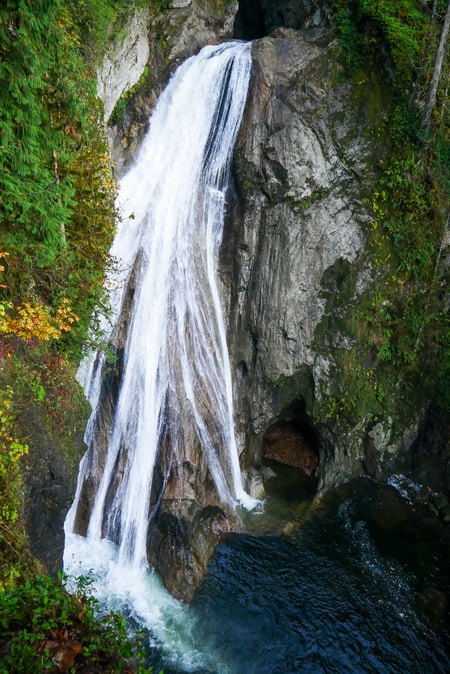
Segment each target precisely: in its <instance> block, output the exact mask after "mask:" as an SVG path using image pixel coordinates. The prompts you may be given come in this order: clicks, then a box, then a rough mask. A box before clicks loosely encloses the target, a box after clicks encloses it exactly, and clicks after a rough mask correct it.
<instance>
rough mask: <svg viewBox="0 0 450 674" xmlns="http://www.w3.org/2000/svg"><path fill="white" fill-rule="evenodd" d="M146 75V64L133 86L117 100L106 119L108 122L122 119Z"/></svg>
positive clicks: (147, 70) (147, 71) (115, 122)
mask: <svg viewBox="0 0 450 674" xmlns="http://www.w3.org/2000/svg"><path fill="white" fill-rule="evenodd" d="M148 75H149V69H148V66H145V68H144V72H143V73H142V75H141V76H140V78H139V80H138V81H137V82H136V84H135V85H134V86H133V87H131V89H128V91H126V92H125V93H124V94H122V96H121V97H120V98H119V100H118V101H117V103H116V105H115V106H114V110H113V111H112V113H111V116H110V118H109V120H108V124H111V125H112V124H117V123H118V122H121V121H122V119H123V118H124V116H125V112H126V109H127V105H128V103H129V102H130V101H131V99H132V98H133V96H134V94H135V93H136V91H139V89H140V88H141V87H142V85H143V83H144V82H145V81H146V80H147V79H148Z"/></svg>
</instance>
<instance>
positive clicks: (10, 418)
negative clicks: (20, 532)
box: [0, 386, 28, 524]
mask: <svg viewBox="0 0 450 674" xmlns="http://www.w3.org/2000/svg"><path fill="white" fill-rule="evenodd" d="M12 400H13V390H12V388H11V387H10V386H8V387H6V388H5V389H3V390H2V391H0V524H12V523H14V522H16V520H17V518H18V516H19V506H20V490H19V489H20V464H19V462H20V458H21V457H22V456H23V455H24V454H26V453H27V452H28V446H27V445H26V444H24V443H22V442H19V441H18V440H17V438H16V437H15V430H14V426H15V419H14V414H13V412H12V409H11V408H12Z"/></svg>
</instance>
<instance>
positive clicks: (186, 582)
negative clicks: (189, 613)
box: [147, 500, 241, 602]
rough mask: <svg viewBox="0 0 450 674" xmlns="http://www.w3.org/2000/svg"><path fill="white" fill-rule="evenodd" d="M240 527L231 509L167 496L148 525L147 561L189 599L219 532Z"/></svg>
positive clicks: (172, 588) (171, 588) (179, 594)
mask: <svg viewBox="0 0 450 674" xmlns="http://www.w3.org/2000/svg"><path fill="white" fill-rule="evenodd" d="M240 529H241V525H240V524H239V521H238V519H237V517H236V515H235V514H234V513H232V512H231V511H230V510H228V511H227V510H224V509H222V508H219V507H218V506H206V507H201V506H200V505H199V504H198V503H197V502H196V501H193V500H183V501H179V500H177V501H169V500H166V501H164V503H163V504H162V507H161V510H160V512H159V513H158V514H157V516H156V517H155V519H154V520H153V521H152V522H151V524H150V526H149V530H148V546H147V554H148V559H149V562H150V563H151V564H152V566H153V567H154V568H155V569H156V571H157V572H158V574H159V575H160V576H161V579H162V581H163V583H164V585H165V586H166V587H167V589H168V590H169V591H170V592H171V593H172V594H173V596H174V597H176V598H177V599H181V600H182V601H186V602H189V601H190V600H191V599H192V597H193V595H194V592H195V589H196V588H197V586H198V585H199V583H200V581H201V580H202V578H203V576H204V573H205V570H206V566H207V563H208V561H209V560H210V558H211V557H212V554H213V552H214V550H215V548H216V546H217V545H218V543H219V542H220V541H221V539H222V536H223V535H224V534H225V533H228V532H229V531H239V530H240Z"/></svg>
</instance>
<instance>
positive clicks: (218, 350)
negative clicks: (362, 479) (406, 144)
mask: <svg viewBox="0 0 450 674" xmlns="http://www.w3.org/2000/svg"><path fill="white" fill-rule="evenodd" d="M250 70H251V56H250V46H249V45H248V44H245V43H240V42H230V43H225V44H222V45H220V46H218V47H205V48H204V49H203V50H202V51H201V52H200V54H199V55H198V56H196V57H193V58H191V59H189V60H188V61H187V62H186V63H184V64H183V65H182V66H181V67H180V68H179V69H178V70H177V71H176V73H175V74H174V76H173V77H172V79H171V81H170V82H169V85H168V87H167V88H166V90H165V92H164V93H163V95H162V96H161V98H160V100H159V102H158V105H157V107H156V109H155V112H154V114H153V117H152V120H151V124H150V127H149V130H148V133H147V136H146V138H145V140H144V142H143V145H142V148H141V151H140V154H139V157H138V159H137V161H136V163H135V165H134V166H133V167H132V168H131V169H130V171H129V172H128V174H127V175H126V176H125V177H124V179H123V180H122V182H121V184H120V195H119V199H120V210H121V211H122V213H123V214H124V215H125V214H130V213H131V216H130V217H128V218H124V220H123V221H122V222H121V223H120V225H119V229H118V233H117V236H116V238H115V241H114V244H113V248H112V251H111V253H112V256H113V257H114V258H116V259H117V260H118V261H119V267H120V270H119V272H116V273H115V274H114V275H113V276H112V277H111V278H110V279H109V287H110V288H111V293H110V295H111V305H112V319H110V327H109V329H108V328H107V322H106V321H105V333H106V334H105V337H106V338H107V339H108V338H111V337H112V336H114V334H115V333H116V332H117V331H118V330H119V329H120V325H121V321H122V318H121V312H122V311H123V305H124V301H125V298H126V297H127V296H129V293H130V290H129V285H128V284H129V283H130V279H132V283H133V287H134V288H135V290H134V297H133V301H132V309H131V316H130V317H129V318H128V319H127V322H128V335H127V338H126V342H125V348H124V355H123V365H122V375H121V381H120V390H119V392H118V394H117V396H116V400H115V409H114V412H113V415H112V427H111V429H110V433H109V441H108V446H107V451H106V453H105V456H103V457H101V456H97V453H96V442H97V433H98V427H99V423H100V424H101V422H99V418H100V416H101V402H102V401H101V398H102V390H103V388H102V387H103V380H104V377H105V374H104V371H107V365H108V364H107V362H106V358H105V356H104V355H103V354H97V356H96V358H95V359H93V360H92V361H91V363H90V366H89V367H87V368H86V371H85V381H84V382H83V383H84V385H85V390H86V392H87V395H88V398H89V400H90V402H91V405H92V407H93V413H92V416H91V419H90V421H89V424H88V427H87V430H86V443H87V445H88V448H89V449H88V452H87V453H86V456H85V457H84V459H83V461H82V463H81V466H80V474H79V482H78V487H77V494H76V497H75V501H74V504H73V506H72V508H71V511H70V512H69V514H68V517H67V520H66V553H65V560H66V562H65V563H66V568H68V570H69V571H72V572H75V573H77V569H78V571H79V570H80V568H82V567H84V566H85V565H87V568H92V567H93V566H94V567H96V566H97V571H98V573H99V574H100V575H103V576H106V575H108V574H107V572H106V570H105V567H104V565H105V563H106V562H105V550H106V549H107V550H108V552H107V553H106V558H107V559H108V558H109V559H111V560H112V558H114V560H115V561H114V565H115V568H116V570H117V569H122V570H123V569H125V571H124V573H126V575H127V578H128V580H129V578H130V574H132V573H135V572H138V571H139V570H144V571H145V568H146V567H147V566H148V563H147V550H146V546H147V528H148V523H149V519H151V517H152V513H151V511H150V505H149V504H150V500H151V489H152V479H153V474H154V468H155V461H156V459H157V457H158V453H159V451H160V448H161V446H162V445H165V446H167V443H169V446H170V449H169V454H170V455H171V456H172V457H176V456H177V453H178V452H179V451H180V448H181V446H183V445H185V444H186V443H193V442H194V443H197V444H199V445H200V447H201V451H202V455H203V457H204V459H205V460H206V462H207V465H208V469H209V473H210V475H211V477H212V479H213V481H214V484H215V489H216V492H217V495H218V498H219V502H223V503H226V504H228V505H232V504H235V503H236V502H241V503H243V504H244V505H250V502H251V500H250V499H249V497H248V496H247V494H246V493H245V491H244V490H243V487H242V483H241V474H240V467H239V457H238V450H237V447H236V442H235V437H234V429H233V405H232V382H231V373H230V366H229V361H228V353H227V346H226V336H225V326H224V321H223V316H222V309H221V304H220V297H219V291H218V286H217V281H216V266H217V257H218V249H219V246H220V243H221V239H222V231H223V223H224V214H225V207H226V192H227V188H228V187H229V179H230V164H231V156H232V150H233V147H234V143H235V139H236V136H237V132H238V130H239V125H240V121H241V117H242V113H243V108H244V105H245V100H246V95H247V88H248V82H249V76H250ZM122 277H125V280H123V279H122ZM99 473H100V474H101V476H100V477H99ZM164 479H167V476H164ZM88 483H94V484H95V485H96V494H95V501H94V502H93V504H92V503H91V512H90V515H89V517H88V526H87V530H86V531H84V532H82V533H84V534H86V536H85V537H84V538H83V539H81V538H80V537H76V542H75V545H74V532H75V533H79V531H78V530H77V526H76V520H77V516H78V510H84V511H85V507H84V505H83V506H81V507H80V495H81V494H82V493H83V490H84V489H85V487H86V484H88ZM91 500H92V499H91ZM86 540H87V542H88V544H87V546H86V545H85V544H84V542H85V541H86ZM108 540H109V541H113V542H114V543H115V544H117V548H115V551H114V552H111V550H112V548H111V546H110V544H109V543H107V542H106V541H108ZM102 541H103V542H102ZM99 546H100V547H99ZM108 546H109V547H108ZM75 548H76V552H74V549H75ZM100 548H102V552H101V553H99V556H100V555H102V556H103V559H102V561H101V562H98V561H97V562H96V561H95V560H94V559H93V558H92V555H93V554H94V553H93V551H94V550H96V549H100ZM81 549H83V550H84V551H85V552H84V553H83V554H88V555H89V556H90V558H89V561H87V560H83V559H81V557H80V556H81V553H80V550H81ZM94 556H95V555H94ZM75 559H76V562H74V560H75ZM74 564H75V566H76V567H77V569H74ZM100 569H102V570H100ZM94 571H95V568H94ZM110 572H111V568H110V569H109V571H108V573H110ZM118 576H120V573H118ZM114 582H115V583H117V577H116V580H115V581H114ZM160 592H161V591H160ZM137 594H139V593H137ZM140 594H141V595H142V592H140ZM167 601H169V603H170V600H169V599H167ZM145 610H149V609H144V612H145ZM180 610H181V609H180Z"/></svg>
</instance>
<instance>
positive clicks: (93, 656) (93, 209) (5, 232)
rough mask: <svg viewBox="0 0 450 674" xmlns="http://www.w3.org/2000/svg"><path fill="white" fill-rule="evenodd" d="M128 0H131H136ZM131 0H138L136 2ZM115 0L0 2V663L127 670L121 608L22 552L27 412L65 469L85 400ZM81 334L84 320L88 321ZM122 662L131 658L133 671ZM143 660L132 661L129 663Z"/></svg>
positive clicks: (100, 238)
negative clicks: (99, 76)
mask: <svg viewBox="0 0 450 674" xmlns="http://www.w3.org/2000/svg"><path fill="white" fill-rule="evenodd" d="M136 4H139V0H138V2H137V3H136ZM141 4H142V3H141ZM127 8H128V9H129V3H127V2H125V0H123V1H121V0H93V1H92V2H86V1H85V0H6V1H5V2H3V3H1V7H0V86H1V91H2V94H1V102H0V112H1V114H0V118H1V122H0V195H1V196H0V387H1V394H0V607H1V608H0V654H1V655H0V660H1V662H2V664H0V671H2V672H19V671H20V672H33V673H34V672H37V671H44V670H45V671H55V672H56V671H58V672H62V671H69V669H72V667H73V665H74V657H75V656H78V657H77V662H78V663H80V667H81V669H80V668H78V670H77V671H86V672H88V671H96V672H97V671H126V666H125V664H126V658H129V657H131V655H132V653H133V647H132V646H131V644H130V643H129V641H128V640H127V637H126V632H125V628H124V624H123V621H122V619H121V618H119V617H118V616H115V615H111V616H107V617H106V618H104V619H102V620H101V621H100V622H98V621H97V620H96V618H95V613H96V608H97V607H96V604H95V601H94V600H93V599H92V598H91V597H89V594H88V593H87V592H86V591H85V590H86V588H84V590H83V592H80V590H78V591H77V593H76V594H75V595H73V594H69V593H67V592H66V591H65V590H64V587H63V584H62V583H61V582H60V580H57V581H52V580H49V579H46V578H43V577H41V576H39V577H35V576H34V574H35V573H36V572H39V573H41V574H42V573H44V572H45V570H43V569H42V567H41V566H40V564H39V563H38V562H37V561H36V560H35V559H34V558H33V557H32V556H31V555H30V553H29V552H28V543H27V537H26V533H25V529H24V525H23V517H22V506H21V500H22V471H23V468H24V459H26V460H27V461H30V465H31V469H32V466H33V460H32V457H33V456H37V455H38V454H39V453H40V452H41V449H43V448H40V447H39V446H38V444H39V441H38V440H37V439H36V438H35V437H33V436H29V435H28V434H29V432H30V429H29V427H27V424H26V422H25V418H26V417H27V416H28V417H29V411H30V410H33V412H32V414H33V415H34V416H36V415H37V416H38V417H39V422H38V423H39V426H40V427H41V428H44V429H45V432H46V434H47V435H48V437H52V438H54V439H55V444H56V445H58V446H59V447H60V448H61V449H60V451H61V453H63V454H64V455H65V458H66V460H67V461H68V462H72V464H73V467H74V470H75V469H76V465H77V463H78V459H79V451H80V449H79V442H78V443H77V442H76V441H75V439H74V438H75V436H78V437H81V435H82V428H83V425H84V424H85V421H86V412H87V409H86V407H87V406H86V402H85V400H84V397H83V395H82V392H81V390H80V389H79V387H78V385H77V384H76V382H75V379H74V373H75V368H76V364H77V362H78V361H79V358H80V356H81V354H82V349H83V345H84V344H85V343H86V340H87V337H88V329H89V328H90V326H92V315H93V314H94V323H93V325H94V328H95V312H96V311H98V310H99V308H100V307H102V308H104V306H105V298H104V295H103V289H102V283H103V279H104V274H105V271H106V269H107V268H108V266H109V265H110V264H111V263H112V261H111V260H110V259H109V257H108V250H109V247H110V244H111V241H112V237H113V234H114V228H115V221H116V210H115V191H116V188H115V182H114V178H113V174H112V169H111V165H110V160H109V154H108V149H107V144H106V139H105V135H104V129H103V117H102V106H101V104H100V101H99V100H98V99H97V97H96V78H95V66H96V64H97V63H98V62H99V60H100V58H101V55H102V50H103V49H104V46H105V44H106V41H107V39H108V32H109V30H110V29H111V26H112V25H113V24H114V22H115V21H116V20H117V19H118V18H120V16H121V15H123V13H124V12H125V11H126V10H127ZM89 334H91V333H89ZM133 671H134V670H133ZM139 671H143V669H142V668H141V669H139Z"/></svg>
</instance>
